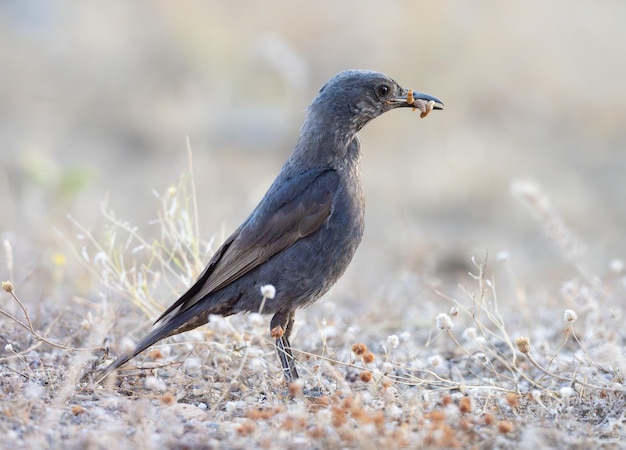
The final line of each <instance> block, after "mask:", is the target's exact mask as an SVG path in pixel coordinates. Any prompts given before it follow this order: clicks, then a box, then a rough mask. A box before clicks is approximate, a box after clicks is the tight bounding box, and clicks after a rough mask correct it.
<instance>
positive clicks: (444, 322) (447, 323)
mask: <svg viewBox="0 0 626 450" xmlns="http://www.w3.org/2000/svg"><path fill="white" fill-rule="evenodd" d="M435 321H436V323H437V328H439V329H440V330H450V329H451V328H452V326H453V323H452V319H451V318H450V316H449V315H447V314H446V313H439V314H437V317H436V318H435Z"/></svg>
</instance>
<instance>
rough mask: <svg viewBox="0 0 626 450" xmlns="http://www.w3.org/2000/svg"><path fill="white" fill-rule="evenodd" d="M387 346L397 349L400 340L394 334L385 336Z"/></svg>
mask: <svg viewBox="0 0 626 450" xmlns="http://www.w3.org/2000/svg"><path fill="white" fill-rule="evenodd" d="M387 345H388V346H389V348H398V345H400V339H398V336H396V335H395V334H392V335H391V336H387Z"/></svg>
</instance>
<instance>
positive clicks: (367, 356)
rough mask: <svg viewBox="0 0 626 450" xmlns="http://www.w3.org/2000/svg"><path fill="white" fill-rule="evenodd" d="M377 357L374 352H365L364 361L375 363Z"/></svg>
mask: <svg viewBox="0 0 626 450" xmlns="http://www.w3.org/2000/svg"><path fill="white" fill-rule="evenodd" d="M375 359H376V357H375V356H374V354H373V353H372V352H366V353H364V354H363V362H364V363H365V364H370V363H373V362H374V360H375Z"/></svg>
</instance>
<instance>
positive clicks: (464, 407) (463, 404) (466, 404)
mask: <svg viewBox="0 0 626 450" xmlns="http://www.w3.org/2000/svg"><path fill="white" fill-rule="evenodd" d="M459 411H461V412H462V413H463V414H466V413H470V412H472V400H471V399H470V398H469V397H463V398H462V399H461V401H460V403H459Z"/></svg>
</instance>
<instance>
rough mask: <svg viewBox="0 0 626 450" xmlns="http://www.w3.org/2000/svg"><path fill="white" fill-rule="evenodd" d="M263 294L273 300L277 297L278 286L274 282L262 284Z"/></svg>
mask: <svg viewBox="0 0 626 450" xmlns="http://www.w3.org/2000/svg"><path fill="white" fill-rule="evenodd" d="M261 295H262V296H263V297H265V298H267V299H270V300H272V299H273V298H274V297H276V288H275V287H274V285H273V284H266V285H263V286H261Z"/></svg>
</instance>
